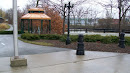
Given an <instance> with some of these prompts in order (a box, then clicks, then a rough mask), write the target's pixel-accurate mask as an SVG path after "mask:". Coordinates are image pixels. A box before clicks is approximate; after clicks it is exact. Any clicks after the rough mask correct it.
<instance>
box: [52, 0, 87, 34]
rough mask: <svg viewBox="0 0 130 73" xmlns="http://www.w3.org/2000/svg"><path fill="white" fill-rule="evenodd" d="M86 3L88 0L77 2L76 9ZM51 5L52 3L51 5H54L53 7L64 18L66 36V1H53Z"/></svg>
mask: <svg viewBox="0 0 130 73" xmlns="http://www.w3.org/2000/svg"><path fill="white" fill-rule="evenodd" d="M86 1H87V0H80V1H77V2H75V4H74V8H76V7H77V6H79V5H81V4H83V3H85V2H86ZM50 3H51V4H50V5H52V7H54V8H55V9H56V10H57V11H58V12H59V13H60V14H61V16H62V17H63V34H64V26H65V17H66V15H65V13H66V10H65V4H64V0H57V3H55V2H53V1H50ZM74 8H73V9H74Z"/></svg>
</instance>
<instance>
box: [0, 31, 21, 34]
mask: <svg viewBox="0 0 130 73" xmlns="http://www.w3.org/2000/svg"><path fill="white" fill-rule="evenodd" d="M0 34H13V31H0ZM18 34H21V31H18Z"/></svg>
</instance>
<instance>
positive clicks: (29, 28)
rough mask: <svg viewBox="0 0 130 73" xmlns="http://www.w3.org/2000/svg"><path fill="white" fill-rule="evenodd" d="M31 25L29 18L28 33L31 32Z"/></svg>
mask: <svg viewBox="0 0 130 73" xmlns="http://www.w3.org/2000/svg"><path fill="white" fill-rule="evenodd" d="M29 25H30V20H28V33H29V32H30V27H29Z"/></svg>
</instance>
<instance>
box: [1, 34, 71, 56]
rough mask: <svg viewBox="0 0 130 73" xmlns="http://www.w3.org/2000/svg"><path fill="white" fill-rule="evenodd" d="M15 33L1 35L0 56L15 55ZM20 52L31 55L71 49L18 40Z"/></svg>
mask: <svg viewBox="0 0 130 73" xmlns="http://www.w3.org/2000/svg"><path fill="white" fill-rule="evenodd" d="M13 45H14V44H13V35H0V57H11V56H13V55H14V48H13ZM18 47H19V54H20V55H31V54H42V53H51V52H59V51H69V50H70V49H67V48H57V47H48V46H40V45H34V44H29V43H24V42H22V41H20V40H18Z"/></svg>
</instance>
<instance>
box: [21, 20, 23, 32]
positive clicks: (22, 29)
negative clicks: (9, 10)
mask: <svg viewBox="0 0 130 73" xmlns="http://www.w3.org/2000/svg"><path fill="white" fill-rule="evenodd" d="M21 33H23V23H22V19H21Z"/></svg>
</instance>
